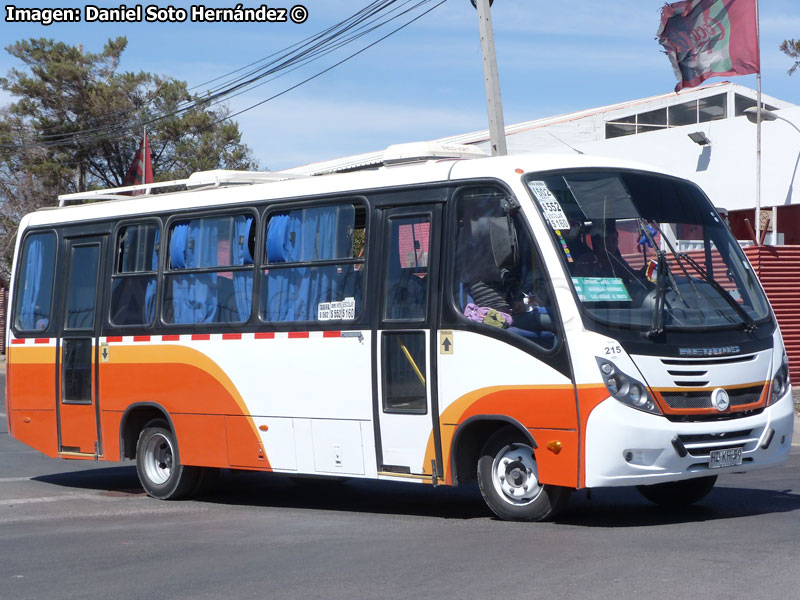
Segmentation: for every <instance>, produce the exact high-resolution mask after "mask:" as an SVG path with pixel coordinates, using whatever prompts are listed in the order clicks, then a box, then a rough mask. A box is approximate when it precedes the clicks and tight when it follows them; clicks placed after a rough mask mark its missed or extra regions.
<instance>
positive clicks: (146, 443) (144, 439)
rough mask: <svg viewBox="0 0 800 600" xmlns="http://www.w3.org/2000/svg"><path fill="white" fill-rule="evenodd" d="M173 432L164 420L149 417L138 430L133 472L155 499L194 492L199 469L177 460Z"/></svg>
mask: <svg viewBox="0 0 800 600" xmlns="http://www.w3.org/2000/svg"><path fill="white" fill-rule="evenodd" d="M177 448H178V444H177V440H176V438H175V434H174V433H173V432H172V431H171V430H170V429H169V427H168V425H167V424H166V423H165V422H164V421H160V420H159V421H151V422H150V423H148V424H147V425H145V427H144V429H143V430H142V432H141V433H140V434H139V442H138V443H137V445H136V472H137V474H138V475H139V481H140V482H141V484H142V487H143V488H144V490H145V491H146V492H147V493H148V494H149V495H150V496H152V497H153V498H158V499H159V500H178V499H180V498H186V497H188V496H190V495H192V494H193V493H195V492H196V491H197V489H198V487H199V485H200V484H201V479H202V478H203V477H202V476H203V474H204V472H203V470H202V469H201V468H199V467H186V466H184V465H182V464H181V463H180V461H179V460H178V452H177Z"/></svg>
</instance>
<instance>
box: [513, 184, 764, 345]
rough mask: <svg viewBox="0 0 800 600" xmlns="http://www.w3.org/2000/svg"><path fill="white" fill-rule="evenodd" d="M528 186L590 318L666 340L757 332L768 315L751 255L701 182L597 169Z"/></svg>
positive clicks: (584, 310)
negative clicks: (668, 336) (674, 334)
mask: <svg viewBox="0 0 800 600" xmlns="http://www.w3.org/2000/svg"><path fill="white" fill-rule="evenodd" d="M526 183H527V186H528V189H529V190H530V193H531V195H532V197H533V198H534V200H535V202H536V204H537V205H538V207H539V208H540V210H541V211H542V214H543V215H544V218H545V221H546V223H547V224H548V229H549V230H550V234H551V235H552V237H553V239H554V241H555V243H556V244H557V246H558V247H559V248H560V249H561V254H562V258H563V260H564V262H565V264H566V266H567V270H568V271H569V274H570V276H571V279H572V284H573V286H574V288H575V292H576V295H577V297H578V299H579V301H580V304H581V306H582V308H583V312H584V313H585V314H586V315H588V316H589V317H590V318H591V319H593V320H595V321H598V322H600V323H603V324H605V325H610V326H619V327H625V328H633V329H641V330H644V331H646V332H647V333H648V335H657V334H659V333H661V332H663V331H664V330H667V329H668V330H680V329H707V328H710V327H718V328H742V329H753V328H754V327H755V322H757V321H759V320H763V319H764V318H766V317H767V316H768V314H769V310H768V308H767V302H766V299H765V298H764V294H763V292H762V291H761V288H760V287H759V285H758V282H757V280H756V276H755V274H754V273H753V271H752V269H751V268H750V264H749V263H748V261H747V259H746V258H745V256H744V253H743V252H742V251H741V249H740V248H739V245H738V243H737V242H736V240H735V239H734V238H733V236H732V235H731V233H730V231H729V230H728V228H727V226H726V225H725V224H724V223H723V222H722V221H721V219H720V217H719V216H718V215H717V212H716V211H715V210H714V208H713V207H712V205H711V203H710V202H709V201H708V199H707V198H706V197H705V195H704V194H703V193H702V192H701V191H700V189H699V188H698V187H697V186H695V185H694V184H692V183H689V182H687V181H683V180H679V179H674V178H670V177H666V176H659V175H653V174H648V173H642V172H635V171H608V170H595V169H593V170H583V171H564V172H559V173H552V172H551V173H547V174H531V175H528V176H526Z"/></svg>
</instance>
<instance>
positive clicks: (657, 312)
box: [647, 250, 669, 338]
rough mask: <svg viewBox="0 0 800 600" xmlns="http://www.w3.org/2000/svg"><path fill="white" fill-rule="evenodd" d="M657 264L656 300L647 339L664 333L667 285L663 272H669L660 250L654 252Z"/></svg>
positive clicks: (664, 257) (664, 255) (665, 258)
mask: <svg viewBox="0 0 800 600" xmlns="http://www.w3.org/2000/svg"><path fill="white" fill-rule="evenodd" d="M656 256H657V257H658V262H657V264H656V298H655V306H654V307H653V318H652V320H651V321H650V329H649V330H648V331H647V337H649V338H654V337H657V336H659V335H661V334H662V333H664V301H665V299H666V297H667V284H666V278H667V276H666V275H663V274H662V273H664V272H665V271H669V265H668V264H667V255H666V254H664V252H663V251H662V250H656Z"/></svg>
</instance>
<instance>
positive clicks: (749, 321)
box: [681, 253, 757, 333]
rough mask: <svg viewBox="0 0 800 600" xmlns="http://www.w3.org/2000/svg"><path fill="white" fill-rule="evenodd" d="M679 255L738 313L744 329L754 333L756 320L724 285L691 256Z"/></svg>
mask: <svg viewBox="0 0 800 600" xmlns="http://www.w3.org/2000/svg"><path fill="white" fill-rule="evenodd" d="M681 257H682V258H683V259H684V260H685V261H686V262H687V263H689V264H690V265H691V266H692V268H694V270H695V271H697V273H698V275H700V278H701V279H702V280H703V281H705V282H706V283H707V284H709V285H710V286H711V287H712V288H714V289H715V290H716V291H717V292H718V293H719V295H720V296H722V298H723V299H724V300H725V302H727V303H728V304H729V305H730V306H731V308H733V310H734V311H735V312H736V314H738V315H739V317H741V319H742V321H743V322H744V330H745V331H746V332H747V333H755V331H756V329H757V326H756V322H755V321H754V320H753V317H751V316H750V314H749V313H748V312H747V311H746V310H745V309H744V308H742V306H741V305H740V304H739V303H738V302H737V301H736V300H734V298H733V296H731V295H730V294H729V293H728V291H727V290H726V289H725V288H724V287H722V286H721V285H720V284H719V282H717V280H716V279H714V278H713V277H711V276H710V275H709V274H708V273H706V270H705V269H704V268H703V267H701V266H700V264H699V263H698V262H697V261H696V260H695V259H694V258H692V257H691V256H689V255H688V254H686V253H684V254H681Z"/></svg>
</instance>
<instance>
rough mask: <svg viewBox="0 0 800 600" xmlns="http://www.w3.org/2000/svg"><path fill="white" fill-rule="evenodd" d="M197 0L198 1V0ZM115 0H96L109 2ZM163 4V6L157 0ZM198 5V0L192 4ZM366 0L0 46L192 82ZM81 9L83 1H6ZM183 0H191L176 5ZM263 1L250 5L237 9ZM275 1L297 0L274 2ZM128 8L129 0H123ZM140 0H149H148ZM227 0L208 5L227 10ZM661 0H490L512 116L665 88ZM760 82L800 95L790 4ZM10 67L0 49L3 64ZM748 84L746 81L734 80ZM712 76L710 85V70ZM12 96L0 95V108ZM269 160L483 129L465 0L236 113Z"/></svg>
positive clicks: (769, 89)
mask: <svg viewBox="0 0 800 600" xmlns="http://www.w3.org/2000/svg"><path fill="white" fill-rule="evenodd" d="M197 1H201V0H197ZM120 3H121V2H96V4H97V5H99V6H108V7H114V6H119V4H120ZM153 3H154V4H160V6H167V5H169V2H160V3H158V2H153ZM195 3H196V2H195ZM367 3H368V0H305V2H304V5H305V6H306V7H307V9H308V12H309V18H308V20H307V21H306V22H305V23H303V24H301V25H297V24H293V23H272V24H253V23H227V24H223V23H213V24H211V23H191V22H189V21H187V22H185V23H163V24H155V23H136V24H113V25H110V24H103V23H69V24H57V25H51V26H48V27H45V26H42V25H38V24H21V23H3V25H2V39H3V42H4V43H3V45H4V46H5V45H7V44H8V43H11V42H13V41H15V40H18V39H23V38H29V37H50V38H55V39H57V40H61V41H64V42H68V43H73V44H77V43H82V44H83V46H84V48H85V49H86V50H89V51H99V50H100V49H101V48H102V46H103V43H104V42H105V41H106V40H107V39H108V38H109V37H114V36H117V35H125V36H127V38H128V49H127V50H126V52H125V53H124V55H123V61H122V64H121V65H120V68H121V69H122V70H128V71H139V70H145V71H152V72H155V73H159V74H164V75H170V76H172V77H175V78H178V79H182V80H185V81H187V82H188V83H189V85H190V86H192V85H198V84H201V83H203V82H205V81H208V80H209V79H212V78H213V77H216V76H219V75H223V74H225V73H228V72H230V71H233V70H234V69H237V68H239V67H242V66H244V65H246V64H248V63H250V62H252V61H254V60H257V59H259V58H263V57H265V56H267V55H269V54H271V53H273V52H275V51H278V50H280V49H282V48H285V47H286V46H289V45H291V44H293V43H295V42H297V41H299V40H301V39H303V38H306V37H308V36H310V35H312V34H314V33H317V32H318V31H321V30H323V29H325V28H326V27H328V26H330V25H332V24H334V23H336V22H338V21H340V20H342V19H344V18H345V17H347V16H349V15H351V14H352V13H354V12H356V11H357V10H358V9H360V8H361V7H363V6H365V5H366V4H367ZM15 4H16V5H17V6H19V7H29V8H44V7H48V6H51V7H52V6H59V7H76V8H81V9H83V8H84V6H85V4H86V3H85V2H71V1H70V0H67V1H66V2H47V1H44V0H43V1H41V2H29V1H27V0H22V1H19V2H16V3H15ZM172 4H173V5H174V6H181V7H186V6H188V5H189V4H191V3H184V2H172ZM259 4H260V2H255V1H247V0H245V2H244V5H245V6H257V5H259ZM268 4H269V5H270V6H274V7H286V8H290V7H291V6H292V5H293V3H292V2H283V0H276V1H275V2H274V3H272V2H270V3H268ZM127 5H128V6H133V5H134V2H127ZM146 5H147V3H145V6H146ZM235 5H236V1H235V0H230V1H229V2H218V1H215V0H209V1H207V2H205V6H208V7H234V6H235ZM661 6H663V2H662V1H661V0H616V1H614V2H602V3H601V2H594V1H592V0H560V1H558V2H553V1H552V0H497V1H496V2H495V3H494V5H493V9H492V15H493V19H494V31H495V38H496V44H497V56H498V66H499V71H500V84H501V88H502V96H503V105H504V110H505V120H506V123H507V124H511V123H516V122H520V121H527V120H531V119H536V118H540V117H546V116H552V115H557V114H563V113H568V112H572V111H575V110H581V109H586V108H592V107H596V106H602V105H606V104H612V103H615V102H623V101H626V100H631V99H635V98H642V97H647V96H652V95H656V94H663V93H667V92H670V91H671V90H672V89H673V88H674V85H675V79H674V76H673V73H672V69H671V67H670V65H669V61H668V60H667V58H666V56H665V55H664V54H662V52H661V47H660V46H659V45H658V43H657V42H656V41H655V39H654V38H655V32H656V30H657V28H658V24H659V11H660V8H661ZM760 10H761V56H762V58H761V63H762V73H763V75H762V78H763V90H764V93H765V94H769V95H772V96H775V97H778V98H780V99H783V100H786V101H789V102H793V103H797V104H800V71H798V72H797V73H796V74H795V75H794V76H792V77H789V76H788V75H787V74H786V71H787V70H788V68H789V67H790V66H791V61H790V59H789V58H788V57H787V56H785V55H784V54H782V53H781V52H779V50H778V45H779V44H780V42H781V41H782V40H784V39H786V38H800V4H799V3H798V2H797V0H765V1H762V2H761V8H760ZM358 47H359V46H352V47H351V49H349V50H348V49H344V50H342V51H340V52H339V53H338V54H336V55H334V56H335V58H334V57H332V58H329V59H325V60H324V61H323V62H319V63H314V64H313V65H310V66H308V67H306V68H305V69H303V70H300V71H297V72H295V73H291V74H288V75H286V76H285V77H282V78H280V79H277V80H275V81H273V82H271V83H268V84H266V85H264V86H262V87H260V88H257V89H254V90H252V91H249V92H247V93H246V94H243V95H241V96H239V97H237V98H234V99H232V100H231V101H230V103H229V105H230V108H231V109H232V111H233V112H236V111H238V110H241V109H243V108H246V107H247V106H250V105H252V104H255V103H257V102H259V101H261V100H263V99H265V98H267V97H269V96H271V95H273V94H275V93H277V92H280V91H282V90H284V89H286V88H287V87H290V86H291V85H294V84H295V83H298V82H299V81H301V80H303V79H305V78H306V77H308V76H310V75H312V74H313V73H315V72H316V71H318V70H321V69H322V68H324V67H326V66H329V65H330V64H333V63H334V62H336V60H339V59H341V58H344V57H345V56H346V55H347V54H349V53H350V52H352V51H353V50H355V49H356V48H358ZM13 66H19V64H17V63H16V61H15V59H13V57H11V56H10V55H8V54H7V53H5V52H3V53H0V73H3V74H5V73H6V72H7V71H8V70H9V68H11V67H13ZM733 80H734V81H736V82H737V83H740V84H742V85H748V86H751V87H753V88H755V85H756V80H755V76H753V75H750V76H744V77H736V78H734V79H733ZM710 81H712V82H713V81H719V80H718V79H712V80H710ZM12 100H13V99H12V98H11V97H9V96H8V95H3V94H2V93H0V105H5V104H7V103H9V102H10V101H12ZM237 121H238V122H239V126H240V129H241V130H242V132H243V141H244V142H245V143H246V144H248V145H249V146H250V147H251V148H252V150H253V152H254V154H255V156H256V158H257V159H258V161H259V163H260V164H261V166H262V167H264V168H270V169H280V168H285V167H290V166H296V165H300V164H304V163H307V162H312V161H316V160H324V159H328V158H335V157H338V156H345V155H348V154H355V153H360V152H368V151H371V150H378V149H381V148H385V147H386V146H388V145H390V144H393V143H401V142H410V141H418V140H426V139H433V138H437V137H443V136H447V135H454V134H458V133H465V132H469V131H474V130H478V129H484V128H486V127H487V122H486V109H485V95H484V88H483V71H482V65H481V55H480V46H479V38H478V25H477V14H476V11H475V10H474V9H473V8H472V6H471V4H470V3H469V0H448V1H447V2H446V3H445V4H444V5H443V6H441V7H439V8H438V9H436V10H435V11H433V12H432V13H430V14H429V15H427V16H426V17H424V18H423V19H421V20H420V21H417V22H416V23H414V24H413V25H411V26H410V27H408V28H406V29H404V30H403V31H401V32H399V33H398V34H396V35H394V36H392V37H391V38H389V39H387V40H385V41H384V42H382V43H380V44H378V45H377V46H375V47H373V48H371V49H370V50H368V51H366V52H365V53H363V54H361V55H360V56H358V57H356V58H354V59H353V60H351V61H349V62H347V63H346V64H344V65H342V66H340V67H337V68H336V69H334V70H332V71H330V72H328V73H326V74H324V75H322V76H321V77H319V78H317V79H315V80H313V81H311V82H309V83H307V84H305V85H303V86H301V87H299V88H298V89H296V90H294V91H292V92H289V93H288V94H286V95H284V96H282V97H280V98H278V99H276V100H273V101H270V102H267V103H266V104H263V105H261V106H259V107H258V108H255V109H253V110H251V111H248V112H246V113H244V114H242V115H240V116H239V117H237Z"/></svg>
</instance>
